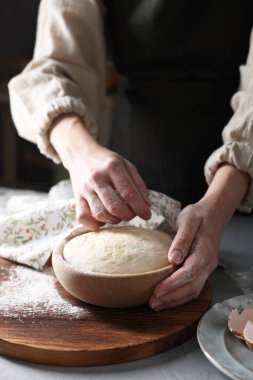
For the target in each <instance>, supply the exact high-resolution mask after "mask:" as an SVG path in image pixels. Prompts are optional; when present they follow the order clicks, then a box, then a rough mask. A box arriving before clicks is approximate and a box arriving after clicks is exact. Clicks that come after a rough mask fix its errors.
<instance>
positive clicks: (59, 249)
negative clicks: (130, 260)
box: [52, 232, 178, 279]
mask: <svg viewBox="0 0 253 380" xmlns="http://www.w3.org/2000/svg"><path fill="white" fill-rule="evenodd" d="M82 234H83V232H81V233H77V234H74V235H71V236H68V237H65V238H64V239H62V240H61V241H60V242H58V244H56V245H55V247H54V249H53V255H52V258H53V260H52V265H53V268H54V265H55V264H54V262H55V261H56V262H57V261H58V262H59V261H60V262H61V265H64V266H65V268H66V269H67V270H71V271H73V272H75V273H77V274H78V275H84V276H88V277H96V278H111V279H116V278H135V277H138V278H140V277H147V276H150V275H156V274H159V273H163V272H165V271H168V270H170V271H171V272H174V271H175V270H176V269H177V268H178V266H176V265H173V264H169V265H167V266H166V267H162V268H158V269H155V270H152V271H148V272H138V273H126V274H124V273H101V272H89V271H87V272H84V271H82V270H80V269H78V268H76V267H74V266H73V265H72V264H71V263H69V262H68V261H67V260H65V258H64V257H63V249H64V246H65V245H66V244H67V242H68V241H70V240H71V239H73V238H75V237H76V236H79V235H82Z"/></svg>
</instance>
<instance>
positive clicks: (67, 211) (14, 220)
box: [0, 180, 181, 270]
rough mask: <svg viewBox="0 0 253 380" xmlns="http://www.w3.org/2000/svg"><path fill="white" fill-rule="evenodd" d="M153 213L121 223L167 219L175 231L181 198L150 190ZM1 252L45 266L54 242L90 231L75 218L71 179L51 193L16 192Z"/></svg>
mask: <svg viewBox="0 0 253 380" xmlns="http://www.w3.org/2000/svg"><path fill="white" fill-rule="evenodd" d="M149 199H150V201H151V210H152V217H151V219H150V220H148V221H145V220H143V219H141V218H139V217H136V218H134V219H132V220H131V221H130V222H121V223H119V224H118V226H119V225H121V226H122V225H134V226H138V227H145V228H152V229H154V228H157V227H158V226H159V225H160V224H162V223H163V222H164V221H165V220H166V221H167V223H168V225H169V227H170V228H171V229H172V230H173V231H175V228H176V227H175V224H176V218H177V216H178V214H179V212H180V209H181V204H180V202H178V201H176V200H174V199H172V198H170V197H168V196H166V195H164V194H161V193H158V192H156V191H152V190H150V191H149ZM1 211H2V212H1V215H0V256H1V257H3V258H6V259H9V260H12V261H15V262H17V263H20V264H26V265H28V266H30V267H33V268H35V269H39V270H41V269H42V268H43V267H44V266H45V264H46V263H47V261H48V259H49V257H50V256H51V254H52V251H53V248H54V246H55V245H56V244H57V243H58V242H59V241H60V240H61V239H63V238H64V237H66V236H69V235H71V234H73V233H74V234H75V233H76V232H77V230H78V231H79V232H87V229H85V227H84V226H80V225H78V223H77V221H76V218H75V208H74V199H73V193H72V190H71V184H70V181H67V180H65V181H61V182H60V183H59V184H58V185H56V186H54V187H53V188H52V189H51V190H50V191H49V194H48V195H46V194H35V193H34V194H33V193H32V194H31V192H28V193H27V194H26V193H24V194H22V195H12V196H11V197H10V198H9V199H8V200H7V202H6V204H5V210H3V209H1Z"/></svg>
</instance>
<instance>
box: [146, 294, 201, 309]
mask: <svg viewBox="0 0 253 380" xmlns="http://www.w3.org/2000/svg"><path fill="white" fill-rule="evenodd" d="M193 299H194V298H192V297H185V298H181V299H178V300H176V301H174V302H169V303H164V304H161V305H157V306H156V307H155V308H152V309H154V310H155V311H162V310H165V309H173V308H175V307H177V306H181V305H184V304H186V303H188V302H190V301H192V300H193Z"/></svg>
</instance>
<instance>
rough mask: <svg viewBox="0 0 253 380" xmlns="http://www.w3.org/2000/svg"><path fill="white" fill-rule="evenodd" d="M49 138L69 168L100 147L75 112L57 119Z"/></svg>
mask: <svg viewBox="0 0 253 380" xmlns="http://www.w3.org/2000/svg"><path fill="white" fill-rule="evenodd" d="M49 140H50V142H51V144H52V145H53V147H54V149H55V150H56V152H57V153H58V155H59V156H60V158H61V160H62V163H63V165H64V166H65V167H66V169H68V170H69V169H70V168H71V167H72V166H76V164H78V162H80V158H81V157H83V156H89V155H90V153H91V152H92V151H93V150H94V149H96V148H98V147H99V144H98V142H97V141H96V140H95V139H94V138H93V137H92V136H91V134H90V133H89V132H88V131H87V129H86V128H85V126H84V123H83V121H82V120H81V119H80V118H79V116H77V115H75V114H66V115H61V116H59V117H58V118H57V119H55V120H54V122H53V124H52V126H51V128H50V131H49Z"/></svg>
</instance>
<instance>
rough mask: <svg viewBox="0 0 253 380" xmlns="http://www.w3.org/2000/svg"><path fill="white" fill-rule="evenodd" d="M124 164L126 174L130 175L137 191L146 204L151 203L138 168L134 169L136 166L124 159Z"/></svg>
mask: <svg viewBox="0 0 253 380" xmlns="http://www.w3.org/2000/svg"><path fill="white" fill-rule="evenodd" d="M124 164H125V167H126V169H127V171H128V174H129V175H130V177H131V178H132V180H133V182H134V184H135V186H136V187H137V189H138V190H139V192H140V193H141V195H142V197H143V199H144V201H145V202H146V203H147V205H148V206H150V205H151V202H150V199H149V197H148V190H147V187H146V185H145V182H144V181H143V179H142V178H141V176H140V174H139V172H138V170H137V169H136V167H135V166H134V165H133V164H132V163H131V162H130V161H128V160H124Z"/></svg>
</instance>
